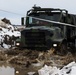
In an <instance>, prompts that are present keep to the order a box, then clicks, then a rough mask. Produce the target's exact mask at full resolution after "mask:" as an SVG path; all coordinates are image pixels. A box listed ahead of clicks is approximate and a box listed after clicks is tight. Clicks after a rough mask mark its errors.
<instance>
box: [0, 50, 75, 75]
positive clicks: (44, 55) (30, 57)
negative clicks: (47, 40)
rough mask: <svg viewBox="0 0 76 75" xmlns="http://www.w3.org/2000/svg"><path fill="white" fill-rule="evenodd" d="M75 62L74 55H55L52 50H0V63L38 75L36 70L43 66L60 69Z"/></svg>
mask: <svg viewBox="0 0 76 75" xmlns="http://www.w3.org/2000/svg"><path fill="white" fill-rule="evenodd" d="M72 61H76V55H75V54H72V53H71V52H68V53H67V54H65V55H63V56H62V55H59V54H56V53H55V51H54V49H50V50H47V51H38V50H27V49H22V50H21V49H20V50H19V49H8V50H5V49H4V50H0V62H5V63H9V64H12V65H13V66H14V65H16V66H15V67H16V68H18V66H19V68H21V69H22V70H25V73H24V74H25V75H27V73H28V72H31V71H34V72H36V73H35V75H38V74H37V72H38V70H39V69H40V68H41V67H43V66H44V65H45V64H46V65H50V66H57V67H59V68H62V67H63V66H65V65H67V64H68V63H70V62H72ZM24 74H20V75H24ZM18 75H19V74H18Z"/></svg>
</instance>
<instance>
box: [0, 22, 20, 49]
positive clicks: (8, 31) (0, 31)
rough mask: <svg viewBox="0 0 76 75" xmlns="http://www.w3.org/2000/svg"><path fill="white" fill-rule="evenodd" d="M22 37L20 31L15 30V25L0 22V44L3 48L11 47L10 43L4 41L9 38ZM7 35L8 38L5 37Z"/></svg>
mask: <svg viewBox="0 0 76 75" xmlns="http://www.w3.org/2000/svg"><path fill="white" fill-rule="evenodd" d="M13 36H14V37H20V36H21V34H20V31H15V29H14V27H13V26H12V25H9V24H6V25H5V26H2V25H1V23H0V46H1V47H3V48H7V49H8V48H10V47H11V46H10V45H9V44H6V43H5V42H4V41H6V40H9V41H10V39H9V38H12V37H13ZM6 37H7V39H5V38H6Z"/></svg>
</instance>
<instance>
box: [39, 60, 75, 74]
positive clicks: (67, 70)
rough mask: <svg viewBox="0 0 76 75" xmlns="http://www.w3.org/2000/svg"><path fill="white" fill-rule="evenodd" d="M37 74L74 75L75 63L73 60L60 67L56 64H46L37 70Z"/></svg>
mask: <svg viewBox="0 0 76 75" xmlns="http://www.w3.org/2000/svg"><path fill="white" fill-rule="evenodd" d="M38 73H39V75H76V63H75V62H74V61H73V62H71V63H69V64H68V65H66V66H64V67H63V68H62V69H60V68H57V67H56V66H53V67H52V66H47V65H45V66H44V67H43V68H41V69H40V70H38Z"/></svg>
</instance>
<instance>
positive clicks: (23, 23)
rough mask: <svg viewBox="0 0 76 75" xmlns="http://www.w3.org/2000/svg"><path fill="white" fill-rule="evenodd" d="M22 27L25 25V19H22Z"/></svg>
mask: <svg viewBox="0 0 76 75" xmlns="http://www.w3.org/2000/svg"><path fill="white" fill-rule="evenodd" d="M21 25H25V18H24V17H21Z"/></svg>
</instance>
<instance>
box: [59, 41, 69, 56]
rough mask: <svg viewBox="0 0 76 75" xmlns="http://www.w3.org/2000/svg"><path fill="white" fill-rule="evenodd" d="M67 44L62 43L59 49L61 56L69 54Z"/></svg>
mask: <svg viewBox="0 0 76 75" xmlns="http://www.w3.org/2000/svg"><path fill="white" fill-rule="evenodd" d="M67 52H68V51H67V42H63V43H61V45H60V47H59V53H60V55H66V54H67Z"/></svg>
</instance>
